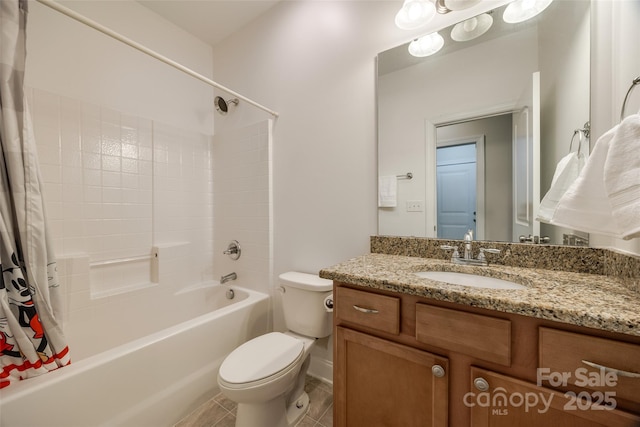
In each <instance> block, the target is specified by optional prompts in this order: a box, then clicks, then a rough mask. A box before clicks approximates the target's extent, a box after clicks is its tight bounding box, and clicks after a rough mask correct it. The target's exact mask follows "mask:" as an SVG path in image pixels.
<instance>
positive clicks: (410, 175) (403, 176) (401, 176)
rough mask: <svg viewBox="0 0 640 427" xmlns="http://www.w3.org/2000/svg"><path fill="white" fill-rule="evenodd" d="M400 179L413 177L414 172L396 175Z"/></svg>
mask: <svg viewBox="0 0 640 427" xmlns="http://www.w3.org/2000/svg"><path fill="white" fill-rule="evenodd" d="M396 178H398V179H413V174H412V173H411V172H407V173H406V174H404V175H396Z"/></svg>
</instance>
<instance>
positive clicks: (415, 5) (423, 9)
mask: <svg viewBox="0 0 640 427" xmlns="http://www.w3.org/2000/svg"><path fill="white" fill-rule="evenodd" d="M435 14H436V6H435V5H434V4H433V2H431V1H430V0H404V4H403V5H402V8H401V9H400V10H399V11H398V13H397V14H396V26H397V27H398V28H400V29H402V30H415V29H417V28H420V27H424V26H425V25H427V24H428V23H429V21H431V19H433V17H434V16H435Z"/></svg>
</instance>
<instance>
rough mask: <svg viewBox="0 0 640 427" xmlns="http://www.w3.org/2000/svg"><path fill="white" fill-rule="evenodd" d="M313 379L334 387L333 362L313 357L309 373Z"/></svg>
mask: <svg viewBox="0 0 640 427" xmlns="http://www.w3.org/2000/svg"><path fill="white" fill-rule="evenodd" d="M307 373H308V374H309V375H311V376H312V377H315V378H318V379H319V380H321V381H323V382H325V383H327V384H331V385H333V362H332V361H331V360H327V359H320V358H317V357H311V365H309V370H308V371H307Z"/></svg>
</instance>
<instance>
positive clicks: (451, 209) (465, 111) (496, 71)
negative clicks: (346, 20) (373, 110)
mask: <svg viewBox="0 0 640 427" xmlns="http://www.w3.org/2000/svg"><path fill="white" fill-rule="evenodd" d="M589 3H590V2H589V1H555V2H553V3H552V4H551V6H549V7H548V8H547V9H546V10H545V11H544V12H543V13H542V14H540V15H538V16H537V17H536V18H534V19H531V20H529V21H526V22H523V23H519V24H506V23H504V22H503V21H502V12H503V8H498V9H496V10H494V11H489V14H490V15H491V16H492V17H493V21H494V24H493V26H492V28H490V30H489V31H487V32H486V33H484V34H482V35H481V36H480V37H478V38H476V39H473V40H471V41H466V42H456V41H454V40H452V39H451V36H450V34H451V30H452V28H453V27H450V28H447V29H443V30H440V31H439V32H440V34H441V35H443V36H444V37H445V47H444V48H443V49H442V50H441V51H440V52H438V53H437V54H435V55H433V56H431V57H427V58H415V57H411V55H409V53H408V51H407V45H403V46H399V47H396V48H394V49H390V50H388V51H385V52H382V53H380V54H379V55H378V80H377V95H378V175H379V176H386V175H397V174H400V173H405V172H406V171H410V172H412V173H413V175H414V179H412V180H401V181H398V187H397V206H396V207H395V208H379V209H378V233H379V234H381V235H397V236H420V237H438V236H442V237H444V236H447V238H449V237H448V236H453V235H459V234H460V233H462V234H461V235H460V236H458V237H455V238H462V236H463V235H464V232H466V229H469V228H471V227H470V226H473V225H475V227H476V233H475V235H476V236H477V238H478V239H483V240H494V241H519V237H520V235H523V234H524V235H527V234H535V235H542V236H549V237H550V241H551V243H558V244H562V234H563V233H569V232H570V231H569V230H566V229H560V228H559V227H553V226H550V225H546V224H540V223H538V222H537V221H535V211H534V209H535V205H536V203H539V201H540V198H541V197H542V196H544V194H545V193H546V190H547V189H548V188H549V186H550V184H551V179H552V176H553V172H554V170H555V166H556V164H557V162H558V161H559V160H560V159H561V158H562V157H564V156H565V155H566V154H567V152H568V147H569V142H570V139H571V136H572V135H573V131H574V130H575V129H577V128H580V127H582V126H583V124H584V123H585V122H587V121H589V99H590V97H589V88H590V82H589V69H590V11H589V6H590V4H589ZM534 73H539V88H538V89H539V97H540V99H539V102H538V105H537V107H539V113H536V112H535V111H534V110H533V107H534V105H533V104H534V101H533V100H532V99H528V100H527V101H522V100H523V94H524V93H526V92H527V90H529V91H530V90H531V89H527V88H530V86H531V82H532V76H533V75H534ZM523 102H524V103H523ZM525 108H526V113H525V115H527V117H526V122H522V120H523V119H522V118H521V117H520V118H514V117H515V116H514V114H517V113H521V114H522V111H524V109H525ZM535 114H539V117H536V115H535ZM475 119H479V120H478V121H480V122H482V121H491V120H497V121H499V120H503V121H505V122H509V123H507V124H506V129H508V131H503V135H502V136H499V137H498V136H491V135H492V133H493V132H494V131H493V130H491V129H492V128H493V125H490V126H489V125H487V126H488V129H489V130H478V129H475V130H473V129H470V128H471V127H472V126H475V122H476V120H475ZM480 119H481V120H480ZM516 120H517V121H520V122H521V123H520V124H518V123H516ZM536 121H537V122H536ZM523 123H527V124H526V125H525V124H523ZM534 125H538V126H539V132H538V134H537V135H535V132H532V135H531V138H534V139H535V138H537V139H538V141H539V144H540V146H539V152H540V155H539V164H537V165H534V164H533V163H531V164H530V166H528V167H525V168H524V169H527V168H529V169H533V170H526V171H525V172H526V173H525V174H524V175H521V173H522V172H521V171H520V170H516V171H515V172H514V167H515V166H514V159H517V158H518V156H520V157H522V156H524V159H525V160H526V161H529V160H533V159H532V157H534V156H533V153H532V152H529V151H522V149H520V148H518V145H517V144H516V142H515V141H517V140H519V138H520V137H519V136H517V135H516V134H515V132H525V133H526V132H527V131H532V129H522V128H523V127H527V126H531V127H532V128H533V126H534ZM465 127H466V128H467V129H465ZM456 128H457V129H456ZM461 128H462V130H460V129H461ZM454 131H455V132H454ZM507 134H508V137H507V136H505V135H507ZM478 136H482V140H483V143H484V154H483V155H484V157H483V159H481V160H483V161H484V162H479V161H478V155H479V154H478V152H476V155H475V156H476V162H475V165H476V169H475V171H476V174H475V178H476V179H475V183H474V182H472V181H471V179H470V177H471V175H473V172H472V171H471V166H470V163H471V162H470V161H462V162H460V164H459V165H458V166H457V168H458V169H460V170H457V171H456V172H455V173H454V172H453V170H454V169H455V167H454V166H453V163H451V161H452V160H451V159H448V160H444V157H446V156H448V154H443V155H442V156H441V155H440V151H439V149H438V151H437V153H438V155H436V147H435V145H436V144H437V146H438V147H440V146H441V145H444V146H446V145H454V146H455V145H464V144H465V142H464V139H469V138H477V137H478ZM436 141H437V142H436ZM452 141H453V142H452ZM455 141H458V142H455ZM430 144H431V145H432V146H433V147H432V146H430ZM467 144H472V142H467ZM473 144H474V146H476V147H477V145H476V143H475V142H473ZM431 150H432V151H431ZM518 150H520V151H518ZM527 150H528V149H527ZM443 153H446V152H443ZM465 155H466V156H467V157H468V159H467V160H469V159H470V158H471V157H473V156H472V155H471V154H470V152H469V153H467V154H465ZM445 163H448V164H445ZM462 164H467V169H468V170H467V171H466V172H463V171H462V169H464V168H463V166H462ZM465 174H466V175H465ZM463 176H466V178H464V177H463ZM438 177H440V179H438ZM479 177H480V178H482V179H479ZM482 180H484V184H480V182H481V181H482ZM463 181H464V188H463ZM474 186H475V188H476V191H475V192H472V191H471V190H472V189H473V187H474ZM440 188H442V190H443V191H444V193H443V194H440V192H439V191H438V189H440ZM536 190H537V193H536ZM463 192H464V193H465V195H464V197H463V195H462V193H463ZM472 193H473V194H472ZM454 195H457V196H460V197H459V198H458V199H455V198H453V196H454ZM471 197H475V199H476V200H475V209H472V208H473V202H472V201H469V198H471ZM463 199H465V203H466V204H465V206H464V209H463V207H462V205H463V203H462V201H463ZM525 199H526V202H524V201H523V200H525ZM416 202H417V204H420V202H422V205H423V206H424V209H423V210H422V211H418V212H416V211H415V210H410V209H408V208H409V206H410V205H411V206H413V205H415V204H416ZM461 212H464V213H461ZM473 212H475V215H474V214H473ZM448 215H453V216H454V218H450V217H448ZM462 217H464V221H466V223H465V222H464V221H463V220H462ZM474 219H475V222H473V220H474ZM469 221H471V224H470V223H469ZM465 224H466V225H465ZM463 228H466V229H465V230H464V232H462V229H463ZM522 230H533V231H531V232H526V231H522Z"/></svg>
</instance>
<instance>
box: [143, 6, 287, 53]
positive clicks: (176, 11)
mask: <svg viewBox="0 0 640 427" xmlns="http://www.w3.org/2000/svg"><path fill="white" fill-rule="evenodd" d="M278 1H280V0H138V2H139V3H140V4H142V5H143V6H146V7H147V8H149V9H151V10H152V11H154V12H155V13H157V14H159V15H161V16H162V17H164V18H165V19H166V20H168V21H170V22H172V23H173V24H175V25H177V26H178V27H181V28H182V29H184V30H185V31H187V32H189V33H191V34H193V35H194V36H196V37H198V38H199V39H200V40H202V41H204V42H205V43H208V44H210V45H212V46H213V45H215V44H217V43H219V42H220V41H222V40H223V39H225V38H226V37H228V36H229V35H231V34H232V33H233V32H235V31H237V30H239V29H240V28H242V27H244V26H245V25H247V24H248V23H249V22H251V21H253V20H254V19H256V18H257V17H258V16H260V15H261V14H263V13H265V12H266V11H267V10H268V9H269V8H271V7H272V6H274V5H275V4H276V3H278Z"/></svg>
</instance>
